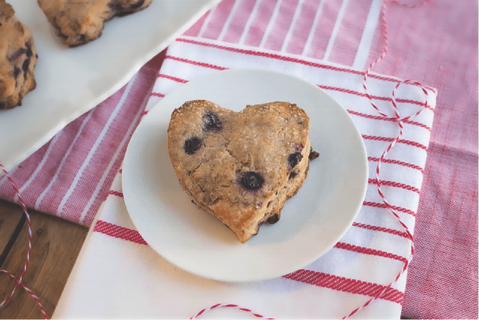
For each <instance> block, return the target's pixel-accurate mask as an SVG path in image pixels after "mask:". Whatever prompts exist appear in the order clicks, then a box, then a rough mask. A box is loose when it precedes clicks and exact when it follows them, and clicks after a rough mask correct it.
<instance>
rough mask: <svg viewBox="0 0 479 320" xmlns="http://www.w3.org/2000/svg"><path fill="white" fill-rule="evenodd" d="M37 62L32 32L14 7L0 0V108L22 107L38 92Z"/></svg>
mask: <svg viewBox="0 0 479 320" xmlns="http://www.w3.org/2000/svg"><path fill="white" fill-rule="evenodd" d="M37 59H38V55H37V49H36V48H35V44H34V42H33V37H32V34H31V33H30V30H28V28H27V27H26V26H24V25H23V24H22V23H21V22H20V21H19V20H18V19H17V18H16V17H15V11H14V10H13V8H12V6H11V5H10V4H8V3H6V2H5V0H0V109H11V108H14V107H16V106H20V105H22V99H23V97H24V96H25V95H26V94H27V93H28V92H30V91H31V90H33V89H35V87H36V85H37V84H36V82H35V75H34V71H35V66H36V64H37Z"/></svg>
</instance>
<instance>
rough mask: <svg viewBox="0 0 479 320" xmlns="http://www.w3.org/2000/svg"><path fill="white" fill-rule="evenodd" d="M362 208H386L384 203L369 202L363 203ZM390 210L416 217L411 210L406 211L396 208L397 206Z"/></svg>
mask: <svg viewBox="0 0 479 320" xmlns="http://www.w3.org/2000/svg"><path fill="white" fill-rule="evenodd" d="M363 206H368V207H374V208H388V206H387V205H385V204H384V203H379V202H371V201H364V202H363ZM391 208H392V209H393V210H395V211H399V212H403V213H407V214H410V215H412V216H414V217H415V216H416V212H414V211H412V210H409V209H406V208H402V207H398V206H391Z"/></svg>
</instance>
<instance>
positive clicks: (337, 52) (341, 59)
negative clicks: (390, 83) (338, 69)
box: [328, 0, 372, 66]
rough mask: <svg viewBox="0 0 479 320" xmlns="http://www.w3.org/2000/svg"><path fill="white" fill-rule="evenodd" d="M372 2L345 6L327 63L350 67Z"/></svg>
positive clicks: (356, 2) (353, 2) (352, 3)
mask: <svg viewBox="0 0 479 320" xmlns="http://www.w3.org/2000/svg"><path fill="white" fill-rule="evenodd" d="M371 5H372V1H371V0H368V1H364V0H363V1H352V2H349V3H348V5H347V6H346V9H345V12H344V16H343V19H342V21H341V25H340V26H339V29H338V33H337V35H336V38H335V41H334V45H333V47H332V50H331V54H330V56H329V59H328V61H331V62H335V63H338V64H341V65H348V66H352V65H353V64H354V59H355V57H356V53H357V52H358V48H359V44H360V42H361V39H362V35H363V30H364V27H365V26H366V21H367V20H368V19H367V18H368V14H369V11H370V7H371Z"/></svg>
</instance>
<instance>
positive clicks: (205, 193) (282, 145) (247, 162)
mask: <svg viewBox="0 0 479 320" xmlns="http://www.w3.org/2000/svg"><path fill="white" fill-rule="evenodd" d="M308 132H309V117H308V115H307V114H306V113H305V111H304V110H302V109H301V108H299V107H298V106H297V105H296V104H292V103H289V102H271V103H266V104H259V105H248V106H246V108H245V109H243V110H242V111H240V112H234V111H231V110H229V109H224V108H222V107H220V106H218V105H216V104H215V103H213V102H210V101H206V100H195V101H188V102H186V103H184V104H183V105H182V106H181V107H179V108H177V109H175V110H174V111H173V113H172V115H171V119H170V123H169V126H168V132H167V134H168V153H169V156H170V160H171V163H172V165H173V168H174V171H175V174H176V176H177V178H178V181H179V183H180V186H181V188H182V189H183V190H184V191H185V192H186V193H187V194H188V195H189V196H190V197H191V199H192V200H193V202H194V203H195V204H196V205H198V206H199V207H200V208H202V209H204V210H205V211H207V212H209V213H210V214H212V215H214V216H215V217H217V218H218V219H220V220H221V221H222V222H223V223H224V224H225V225H226V226H228V227H229V228H230V229H231V230H232V231H233V232H234V233H235V234H236V236H237V237H238V239H239V240H240V241H241V242H242V243H244V242H246V241H247V240H248V239H250V238H251V237H252V236H253V235H255V234H257V233H258V230H259V227H260V226H261V224H263V223H269V224H274V223H276V222H278V220H279V219H280V216H281V215H280V213H281V209H282V208H283V206H284V204H285V202H286V200H288V199H289V198H291V197H292V196H294V195H295V194H296V193H297V192H298V190H299V188H300V187H301V186H302V184H303V182H304V180H305V178H306V175H307V172H308V169H309V161H310V155H313V157H314V156H316V155H317V153H316V152H312V149H311V142H310V139H309V137H308Z"/></svg>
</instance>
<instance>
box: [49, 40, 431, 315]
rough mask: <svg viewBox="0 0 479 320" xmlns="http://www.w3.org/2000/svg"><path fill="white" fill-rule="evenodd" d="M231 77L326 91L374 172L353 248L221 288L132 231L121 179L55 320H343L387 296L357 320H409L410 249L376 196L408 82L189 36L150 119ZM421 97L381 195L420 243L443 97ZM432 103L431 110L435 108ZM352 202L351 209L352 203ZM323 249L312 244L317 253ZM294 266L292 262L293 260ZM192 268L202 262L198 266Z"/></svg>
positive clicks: (414, 96)
mask: <svg viewBox="0 0 479 320" xmlns="http://www.w3.org/2000/svg"><path fill="white" fill-rule="evenodd" d="M230 68H260V69H266V70H272V71H277V72H284V73H287V74H289V75H293V76H296V77H299V78H301V79H304V80H306V81H308V82H310V83H312V84H314V85H316V86H318V87H319V88H321V89H323V90H325V91H326V92H327V93H328V94H330V95H331V96H332V97H333V98H334V99H336V100H337V101H338V102H339V103H340V104H341V105H342V106H343V107H344V108H345V109H346V110H347V111H348V113H349V114H350V115H351V117H352V119H353V121H354V123H355V124H356V126H357V127H358V129H359V131H360V132H361V134H362V137H363V139H364V143H365V145H366V149H367V154H368V160H369V172H370V176H369V180H368V183H369V184H368V188H367V194H366V198H365V201H364V203H363V207H362V208H361V210H360V213H359V215H358V217H357V219H356V221H355V222H354V223H353V225H352V227H351V228H350V229H349V230H348V232H347V233H346V234H345V236H344V237H343V238H342V239H341V240H340V241H339V242H338V243H337V244H336V245H335V246H334V247H333V248H332V249H331V250H330V251H329V252H327V253H326V254H325V255H324V256H322V257H321V258H319V259H318V260H316V261H315V262H313V263H311V264H310V265H307V266H304V268H303V269H300V270H297V271H295V272H292V273H290V274H287V275H284V276H282V277H279V278H276V279H272V280H268V281H261V282H254V283H223V282H218V281H213V280H209V279H205V278H201V277H198V276H195V275H192V274H189V273H187V272H185V271H183V270H181V269H179V268H178V267H176V266H174V265H172V264H171V263H169V262H168V261H166V260H165V259H164V258H162V257H161V256H160V255H158V254H157V253H156V252H154V251H153V250H152V249H151V248H150V247H149V246H148V245H147V243H146V242H145V241H144V240H143V238H142V237H141V234H140V233H139V232H138V231H137V230H136V228H135V226H134V225H133V223H132V222H131V220H130V218H129V216H128V212H127V210H126V207H125V203H124V199H123V194H122V185H121V174H122V173H121V170H120V171H119V172H118V174H117V175H116V177H115V179H114V181H113V183H112V187H111V190H110V191H109V196H108V198H107V200H106V201H105V202H104V204H103V206H102V208H101V209H100V211H99V213H98V214H97V217H96V221H95V222H94V224H93V225H94V227H93V228H91V230H90V233H89V235H88V237H87V239H86V242H85V244H84V246H83V248H82V251H81V253H80V256H79V258H78V261H77V263H76V265H75V267H74V269H73V271H72V274H71V276H70V278H69V280H68V283H67V285H66V287H65V289H64V292H63V294H62V297H61V299H60V301H59V303H58V306H57V308H56V310H55V313H54V317H55V318H83V317H95V318H105V317H108V318H147V317H154V318H186V317H191V316H193V315H195V314H196V313H198V312H199V311H200V310H202V309H204V308H208V307H210V306H212V305H215V304H218V303H232V304H236V305H240V306H243V307H246V308H248V309H251V310H253V311H254V312H255V313H258V314H261V315H264V316H267V317H275V318H338V317H343V316H347V315H348V314H350V312H351V311H353V310H355V309H357V308H358V307H361V306H362V305H363V304H364V303H366V302H367V301H368V300H370V299H371V298H372V297H374V296H375V295H377V294H378V293H380V292H382V291H383V290H384V289H386V290H385V292H384V293H383V295H382V296H381V297H380V298H379V299H377V300H375V301H373V302H372V303H371V304H370V305H368V306H367V307H365V308H363V309H361V310H359V311H358V312H357V313H355V314H354V315H353V316H352V317H353V318H354V317H358V318H370V317H371V318H399V317H400V314H401V305H402V302H403V299H404V289H405V284H406V274H402V276H401V277H400V278H399V280H398V281H397V282H395V283H394V284H393V285H392V286H391V287H390V288H389V287H388V285H389V284H391V283H392V282H393V281H394V280H395V278H396V276H397V275H398V274H399V273H400V271H401V269H402V268H403V267H404V264H405V263H407V261H408V259H409V256H410V250H411V244H410V241H409V239H408V238H407V234H406V232H405V230H404V228H403V227H402V226H401V224H400V223H399V222H398V220H397V219H396V218H395V217H394V216H393V215H392V214H390V212H389V211H388V206H387V205H386V204H385V203H384V201H383V199H382V197H381V196H380V195H379V194H378V191H377V186H378V181H377V179H376V175H375V172H376V167H377V164H378V161H379V160H380V158H381V155H382V154H383V152H384V151H385V150H386V149H387V148H388V146H389V144H390V143H391V142H392V141H393V140H394V139H395V138H396V137H397V136H398V133H399V128H398V123H397V121H396V120H394V119H393V117H394V112H393V108H392V103H391V101H392V100H391V92H392V91H393V90H394V88H395V87H396V86H397V84H398V83H399V82H400V81H401V80H400V79H397V78H394V77H390V76H385V75H380V74H374V73H373V74H371V75H370V77H369V79H368V89H369V93H370V95H371V97H372V99H373V101H374V103H375V104H376V105H377V106H378V108H379V109H380V110H381V111H382V112H383V113H386V114H387V115H390V117H383V116H380V114H379V113H378V112H377V111H376V110H375V109H374V108H373V107H372V106H371V103H370V101H369V99H368V97H367V96H366V94H365V92H364V89H363V71H361V70H359V69H354V68H352V67H346V66H342V65H337V64H333V63H327V62H324V61H321V60H317V59H314V58H307V57H304V56H298V55H294V54H289V53H280V52H278V51H273V50H265V49H259V48H255V47H250V46H245V45H237V44H236V45H234V44H228V43H225V42H222V41H214V40H206V39H201V38H197V37H189V36H183V37H181V38H178V39H177V40H176V41H175V42H174V43H173V44H171V45H170V47H169V48H168V51H167V52H166V56H165V60H164V62H163V65H162V67H161V69H160V72H159V74H158V78H157V80H156V83H155V85H154V87H153V92H152V95H151V97H150V99H149V101H148V103H147V106H146V110H147V111H148V110H149V109H151V108H152V107H153V106H154V105H155V104H156V103H157V102H158V101H160V100H161V99H162V98H163V97H164V96H166V95H167V94H168V93H170V92H172V91H173V90H174V89H176V88H178V87H179V86H181V85H182V84H183V83H186V82H188V81H190V80H193V79H195V78H197V77H200V76H202V75H205V74H209V73H213V72H221V71H222V70H226V69H230ZM427 93H428V94H427V95H424V92H423V91H422V90H421V89H420V88H419V87H418V86H417V85H410V84H405V85H402V86H401V88H400V89H399V90H398V92H397V95H396V97H397V102H398V108H399V112H400V113H401V116H403V117H404V116H407V115H413V114H415V113H416V112H417V111H419V110H421V109H424V110H423V111H422V112H421V113H420V114H419V115H417V116H415V117H413V118H411V119H409V120H406V121H404V133H403V136H402V137H401V139H400V140H399V141H398V143H397V144H396V145H395V146H394V147H393V148H392V150H391V151H390V152H389V153H388V155H387V157H386V159H384V161H383V163H382V166H381V171H380V176H379V179H380V184H381V188H382V191H383V193H384V196H385V197H386V199H387V201H388V203H389V204H390V205H391V208H393V209H394V211H395V212H396V213H397V214H398V216H399V217H400V219H401V220H402V221H403V223H404V224H405V225H406V226H407V228H408V229H409V231H411V232H413V230H414V224H415V216H416V211H417V208H418V202H419V193H420V189H421V183H422V179H423V171H424V166H425V162H426V157H427V150H428V144H429V139H430V133H431V126H432V121H433V116H434V107H435V101H436V92H435V90H434V89H432V88H429V89H427ZM425 99H427V107H426V104H425ZM345 201H346V200H345ZM312 245H314V244H312ZM291 258H292V259H294V257H291ZM192 263H194V261H192ZM208 317H219V318H224V317H245V315H244V314H243V313H242V311H241V310H239V309H231V308H228V309H226V308H225V309H215V310H214V311H209V314H208Z"/></svg>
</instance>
